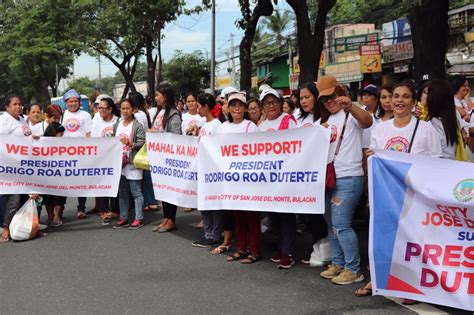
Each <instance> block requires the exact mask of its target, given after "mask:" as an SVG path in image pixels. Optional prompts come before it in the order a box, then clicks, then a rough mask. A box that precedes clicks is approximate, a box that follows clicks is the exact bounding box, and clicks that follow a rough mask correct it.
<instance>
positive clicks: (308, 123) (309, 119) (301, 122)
mask: <svg viewBox="0 0 474 315" xmlns="http://www.w3.org/2000/svg"><path fill="white" fill-rule="evenodd" d="M296 125H297V126H298V128H300V127H312V126H317V125H319V124H317V121H314V115H313V114H308V116H306V117H300V118H298V119H297V120H296Z"/></svg>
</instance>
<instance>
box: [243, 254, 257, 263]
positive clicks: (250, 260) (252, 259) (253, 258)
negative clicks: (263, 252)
mask: <svg viewBox="0 0 474 315" xmlns="http://www.w3.org/2000/svg"><path fill="white" fill-rule="evenodd" d="M260 258H261V257H260V256H258V255H252V254H250V255H248V256H247V257H245V258H244V259H242V260H241V261H240V263H241V264H246V265H247V264H253V263H254V262H257V261H259V260H260Z"/></svg>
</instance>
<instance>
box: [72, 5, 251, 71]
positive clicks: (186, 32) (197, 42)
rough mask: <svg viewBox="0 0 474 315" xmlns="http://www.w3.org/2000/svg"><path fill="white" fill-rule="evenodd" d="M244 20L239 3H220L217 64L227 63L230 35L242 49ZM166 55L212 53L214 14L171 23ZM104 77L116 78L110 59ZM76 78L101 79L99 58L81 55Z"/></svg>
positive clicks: (104, 64)
mask: <svg viewBox="0 0 474 315" xmlns="http://www.w3.org/2000/svg"><path fill="white" fill-rule="evenodd" d="M196 3H199V0H191V1H188V6H192V5H193V4H196ZM240 16H241V14H240V9H239V6H238V2H237V0H216V60H217V61H220V60H226V59H227V57H226V55H225V53H226V52H228V51H229V47H230V33H234V35H235V38H234V44H235V45H236V46H238V44H239V43H240V40H241V38H242V36H243V31H242V30H241V29H238V28H237V27H236V26H235V23H234V22H235V21H236V20H237V19H238V18H239V17H240ZM164 34H165V38H164V40H163V42H162V55H163V58H164V60H165V61H166V60H167V59H170V58H171V57H172V56H173V52H174V51H175V50H177V49H181V50H183V51H184V52H186V53H189V52H193V51H195V50H202V51H203V53H204V54H206V53H209V55H210V53H211V12H210V10H209V11H206V12H204V13H201V14H199V15H198V14H195V15H192V16H184V15H183V16H180V17H178V19H177V20H176V21H174V22H172V23H170V24H169V25H168V26H167V27H166V28H165V31H164ZM101 70H102V76H113V75H115V73H116V72H117V68H116V67H115V66H114V65H113V64H112V63H111V62H110V61H108V60H107V59H105V58H104V57H101ZM73 72H74V76H80V77H82V76H88V77H89V78H91V79H95V78H97V77H98V75H99V67H98V63H97V58H93V57H90V56H88V55H81V56H80V57H78V58H77V59H76V61H75V63H74V69H73Z"/></svg>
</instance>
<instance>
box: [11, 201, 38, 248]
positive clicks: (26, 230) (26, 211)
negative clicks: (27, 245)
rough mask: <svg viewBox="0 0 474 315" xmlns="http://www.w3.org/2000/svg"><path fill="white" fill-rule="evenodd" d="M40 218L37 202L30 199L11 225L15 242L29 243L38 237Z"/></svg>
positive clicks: (16, 214) (14, 217)
mask: <svg viewBox="0 0 474 315" xmlns="http://www.w3.org/2000/svg"><path fill="white" fill-rule="evenodd" d="M38 225H39V218H38V211H37V209H36V202H35V201H34V200H33V199H31V198H30V199H28V201H27V202H25V204H24V205H23V206H22V207H21V208H20V210H18V211H17V212H16V213H15V215H14V216H13V218H12V221H11V223H10V237H11V238H12V239H13V240H15V241H27V240H31V239H33V238H34V237H35V236H36V233H37V232H38Z"/></svg>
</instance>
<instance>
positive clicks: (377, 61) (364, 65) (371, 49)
mask: <svg viewBox="0 0 474 315" xmlns="http://www.w3.org/2000/svg"><path fill="white" fill-rule="evenodd" d="M359 54H360V72H361V73H376V72H382V55H381V54H380V45H378V44H376V45H364V46H360V50H359Z"/></svg>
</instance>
